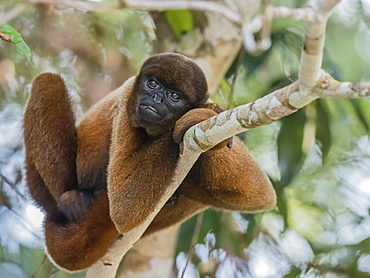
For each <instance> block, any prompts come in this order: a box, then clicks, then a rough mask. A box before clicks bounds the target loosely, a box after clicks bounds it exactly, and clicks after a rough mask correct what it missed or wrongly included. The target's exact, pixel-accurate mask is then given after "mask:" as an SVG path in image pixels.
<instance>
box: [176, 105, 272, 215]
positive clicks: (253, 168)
mask: <svg viewBox="0 0 370 278" xmlns="http://www.w3.org/2000/svg"><path fill="white" fill-rule="evenodd" d="M206 114H208V115H210V114H211V113H210V112H206V113H205V112H204V109H194V110H191V111H189V112H188V113H187V114H185V115H184V116H183V118H181V119H180V120H179V121H178V123H177V124H176V128H177V129H178V130H176V128H175V132H174V136H176V134H181V133H182V132H183V129H184V128H185V127H186V122H182V121H183V120H186V119H193V120H192V123H194V122H200V120H204V118H205V116H206ZM175 140H176V137H175ZM219 145H220V146H221V147H218V150H216V151H215V150H210V151H207V152H205V153H203V154H202V155H201V156H200V157H199V159H198V161H197V162H196V163H195V164H194V166H193V168H192V169H191V171H190V172H189V174H188V175H187V177H186V178H185V180H184V182H183V183H182V185H181V186H180V188H179V193H180V194H184V195H185V196H187V197H189V198H191V199H193V200H196V201H198V202H201V203H203V204H206V205H210V206H214V207H218V208H224V209H230V210H240V211H245V212H257V211H264V210H270V209H273V208H274V207H275V205H276V194H275V191H274V189H273V187H272V185H271V183H270V181H269V179H268V178H267V176H266V174H265V173H264V172H263V171H262V170H261V168H260V167H259V166H258V164H257V163H256V161H255V160H254V159H253V157H252V156H251V155H250V153H249V152H248V150H247V148H246V147H245V146H244V144H243V143H242V142H241V141H240V140H239V139H238V138H236V137H235V138H234V142H233V147H232V148H231V149H228V148H226V147H222V145H224V143H223V144H222V143H220V144H219ZM219 145H218V146H219Z"/></svg>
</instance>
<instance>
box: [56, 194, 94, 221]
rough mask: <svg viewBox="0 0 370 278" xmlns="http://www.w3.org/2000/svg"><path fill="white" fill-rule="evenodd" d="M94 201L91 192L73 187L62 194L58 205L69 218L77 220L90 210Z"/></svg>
mask: <svg viewBox="0 0 370 278" xmlns="http://www.w3.org/2000/svg"><path fill="white" fill-rule="evenodd" d="M92 201H93V195H92V194H91V193H90V192H87V191H84V190H79V189H73V190H69V191H66V192H64V193H63V194H62V196H61V197H60V201H59V203H58V206H59V209H60V210H61V211H62V212H63V213H64V214H65V215H66V217H67V218H68V219H69V220H76V219H79V218H80V217H81V216H82V215H83V214H84V213H85V212H86V211H87V210H88V208H89V207H90V204H91V203H92Z"/></svg>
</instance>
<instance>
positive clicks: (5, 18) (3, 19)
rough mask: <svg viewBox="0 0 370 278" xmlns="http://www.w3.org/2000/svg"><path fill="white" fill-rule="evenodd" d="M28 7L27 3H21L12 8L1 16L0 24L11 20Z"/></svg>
mask: <svg viewBox="0 0 370 278" xmlns="http://www.w3.org/2000/svg"><path fill="white" fill-rule="evenodd" d="M26 7H27V6H26V5H25V4H19V5H17V6H15V7H14V8H13V9H11V10H10V11H9V12H7V13H6V14H4V15H3V16H2V17H1V18H0V24H3V23H6V22H9V21H11V20H12V19H13V18H15V17H17V16H18V15H19V14H21V13H22V12H23V11H24V10H25V9H26Z"/></svg>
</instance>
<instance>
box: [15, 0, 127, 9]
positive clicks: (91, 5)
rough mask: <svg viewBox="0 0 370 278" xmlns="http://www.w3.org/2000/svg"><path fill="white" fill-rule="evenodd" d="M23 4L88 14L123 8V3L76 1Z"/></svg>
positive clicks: (54, 0) (51, 0)
mask: <svg viewBox="0 0 370 278" xmlns="http://www.w3.org/2000/svg"><path fill="white" fill-rule="evenodd" d="M22 1H23V2H30V3H42V4H49V5H60V6H67V7H71V8H75V9H78V10H83V11H88V12H111V11H114V10H119V9H120V8H121V7H122V1H120V2H119V3H118V4H101V3H89V2H81V1H74V0H22Z"/></svg>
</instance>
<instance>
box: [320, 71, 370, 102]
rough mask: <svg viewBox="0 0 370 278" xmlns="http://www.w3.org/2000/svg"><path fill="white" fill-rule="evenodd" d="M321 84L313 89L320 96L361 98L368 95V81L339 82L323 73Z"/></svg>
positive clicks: (369, 83)
mask: <svg viewBox="0 0 370 278" xmlns="http://www.w3.org/2000/svg"><path fill="white" fill-rule="evenodd" d="M322 79H323V81H322V83H321V85H319V86H318V87H316V88H315V89H314V94H316V95H318V96H319V97H320V98H342V97H344V98H363V97H369V96H370V82H357V83H354V82H339V81H337V80H335V79H334V78H332V77H331V76H330V75H329V74H327V73H324V74H323V78H322Z"/></svg>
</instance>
